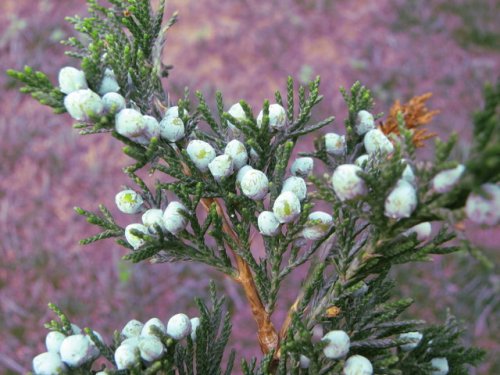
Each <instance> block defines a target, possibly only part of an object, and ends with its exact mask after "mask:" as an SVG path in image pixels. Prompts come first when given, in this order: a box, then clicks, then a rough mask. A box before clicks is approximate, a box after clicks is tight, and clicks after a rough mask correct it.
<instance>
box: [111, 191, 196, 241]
mask: <svg viewBox="0 0 500 375" xmlns="http://www.w3.org/2000/svg"><path fill="white" fill-rule="evenodd" d="M115 203H116V206H117V207H118V209H119V210H120V211H121V212H123V213H126V214H137V213H140V212H143V214H142V223H132V224H129V225H127V227H126V228H125V238H126V240H127V242H128V243H129V244H130V245H131V246H132V247H133V248H134V249H137V248H139V247H141V246H142V245H144V243H145V240H144V239H143V238H141V237H139V236H137V234H134V232H133V231H134V230H135V231H138V232H142V233H143V234H145V235H155V234H158V231H161V232H164V233H167V232H168V233H171V234H173V235H176V234H178V233H179V232H180V231H182V230H184V228H186V226H187V224H188V218H187V214H188V210H187V208H186V206H184V205H183V204H182V203H180V202H177V201H171V202H170V203H169V204H168V205H167V207H166V208H165V210H161V209H159V208H151V209H147V210H146V209H145V207H144V200H143V198H142V196H141V195H140V194H139V193H137V192H135V191H134V190H129V189H127V190H122V191H120V192H119V193H118V194H116V196H115Z"/></svg>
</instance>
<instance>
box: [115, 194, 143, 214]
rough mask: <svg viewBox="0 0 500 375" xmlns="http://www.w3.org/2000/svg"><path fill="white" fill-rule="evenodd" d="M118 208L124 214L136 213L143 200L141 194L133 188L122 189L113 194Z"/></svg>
mask: <svg viewBox="0 0 500 375" xmlns="http://www.w3.org/2000/svg"><path fill="white" fill-rule="evenodd" d="M115 203H116V206H117V207H118V209H119V210H120V211H121V212H123V213H125V214H136V213H138V212H139V211H140V210H141V208H142V204H143V203H144V200H143V199H142V196H141V195H140V194H139V193H137V192H135V191H133V190H122V191H120V192H119V193H118V194H116V196H115Z"/></svg>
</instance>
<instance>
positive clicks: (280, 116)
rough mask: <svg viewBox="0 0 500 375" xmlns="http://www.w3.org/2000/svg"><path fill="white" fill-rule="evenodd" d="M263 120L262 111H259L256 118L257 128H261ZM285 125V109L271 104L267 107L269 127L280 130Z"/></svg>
mask: <svg viewBox="0 0 500 375" xmlns="http://www.w3.org/2000/svg"><path fill="white" fill-rule="evenodd" d="M263 118H264V110H262V111H260V113H259V115H258V116H257V126H258V127H259V128H260V127H261V126H262V119H263ZM285 125H286V111H285V108H283V107H282V106H280V105H279V104H271V105H270V106H269V127H270V128H274V129H281V128H283V127H284V126H285Z"/></svg>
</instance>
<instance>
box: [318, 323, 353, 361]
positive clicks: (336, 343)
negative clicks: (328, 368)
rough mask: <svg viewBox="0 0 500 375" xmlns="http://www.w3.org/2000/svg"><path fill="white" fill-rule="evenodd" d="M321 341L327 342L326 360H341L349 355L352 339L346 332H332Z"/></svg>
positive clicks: (324, 350) (325, 349) (324, 351)
mask: <svg viewBox="0 0 500 375" xmlns="http://www.w3.org/2000/svg"><path fill="white" fill-rule="evenodd" d="M321 341H326V342H327V346H325V348H324V349H323V353H324V354H325V357H326V358H330V359H339V358H342V357H344V356H345V355H346V354H347V353H349V348H350V346H351V339H350V338H349V336H348V335H347V333H345V332H344V331H340V330H339V331H330V332H328V333H327V334H326V335H325V336H323V338H322V339H321Z"/></svg>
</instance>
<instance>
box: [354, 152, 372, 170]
mask: <svg viewBox="0 0 500 375" xmlns="http://www.w3.org/2000/svg"><path fill="white" fill-rule="evenodd" d="M369 160H370V155H368V154H363V155H360V156H358V157H357V158H356V160H354V164H355V165H357V166H358V167H360V168H363V167H364V166H366V163H368V161H369Z"/></svg>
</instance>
